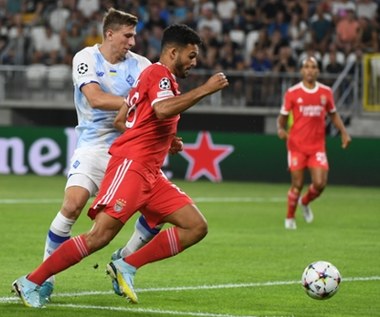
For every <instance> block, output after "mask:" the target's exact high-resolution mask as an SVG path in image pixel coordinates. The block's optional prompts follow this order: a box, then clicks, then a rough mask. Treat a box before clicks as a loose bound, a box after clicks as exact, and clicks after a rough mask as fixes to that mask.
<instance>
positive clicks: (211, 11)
mask: <svg viewBox="0 0 380 317" xmlns="http://www.w3.org/2000/svg"><path fill="white" fill-rule="evenodd" d="M205 26H207V27H209V28H210V29H211V31H212V33H213V34H214V35H215V36H216V37H217V38H218V39H221V37H222V29H223V26H222V21H221V20H220V19H219V18H218V17H217V16H216V14H215V5H214V3H213V2H211V1H209V2H206V3H204V4H203V5H202V7H201V14H200V15H199V19H198V24H197V30H198V31H200V30H202V29H203V28H204V27H205Z"/></svg>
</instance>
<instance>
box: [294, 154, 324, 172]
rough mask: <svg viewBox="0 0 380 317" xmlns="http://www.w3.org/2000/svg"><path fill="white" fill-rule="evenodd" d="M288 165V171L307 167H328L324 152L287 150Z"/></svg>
mask: <svg viewBox="0 0 380 317" xmlns="http://www.w3.org/2000/svg"><path fill="white" fill-rule="evenodd" d="M288 167H289V170H290V171H296V170H302V169H305V168H306V167H308V168H313V167H317V168H322V169H324V170H328V169H329V162H328V161H327V155H326V152H321V151H319V152H314V153H308V154H306V153H303V152H295V151H288Z"/></svg>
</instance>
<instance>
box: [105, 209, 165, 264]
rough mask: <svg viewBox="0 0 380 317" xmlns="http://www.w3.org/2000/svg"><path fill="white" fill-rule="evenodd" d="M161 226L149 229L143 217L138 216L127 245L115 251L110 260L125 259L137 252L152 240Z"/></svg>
mask: <svg viewBox="0 0 380 317" xmlns="http://www.w3.org/2000/svg"><path fill="white" fill-rule="evenodd" d="M162 227H163V224H161V225H157V226H155V227H153V228H151V227H150V226H149V225H148V223H147V221H146V219H145V217H144V216H143V215H140V217H139V218H138V219H137V220H136V222H135V229H134V232H133V234H132V236H131V237H130V239H129V240H128V242H127V244H126V245H125V246H124V247H123V248H120V249H118V250H116V251H115V252H114V253H113V254H112V256H111V259H112V260H117V259H120V258H125V257H126V256H127V255H129V254H131V253H133V252H135V251H137V250H138V249H140V248H141V247H142V246H144V245H145V244H147V243H148V242H149V241H150V240H152V239H153V238H154V237H155V236H156V235H157V234H158V233H159V232H160V230H161V228H162Z"/></svg>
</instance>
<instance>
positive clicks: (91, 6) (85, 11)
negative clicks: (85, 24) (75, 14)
mask: <svg viewBox="0 0 380 317" xmlns="http://www.w3.org/2000/svg"><path fill="white" fill-rule="evenodd" d="M77 9H78V10H79V11H80V12H81V13H82V15H83V17H84V18H85V19H87V20H88V21H91V17H92V15H93V14H94V13H95V12H98V11H99V10H100V1H99V0H78V4H77Z"/></svg>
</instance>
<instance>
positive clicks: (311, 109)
mask: <svg viewBox="0 0 380 317" xmlns="http://www.w3.org/2000/svg"><path fill="white" fill-rule="evenodd" d="M322 111H323V107H322V106H320V105H307V106H300V112H301V113H302V114H303V116H304V117H319V116H320V115H321V114H322Z"/></svg>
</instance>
